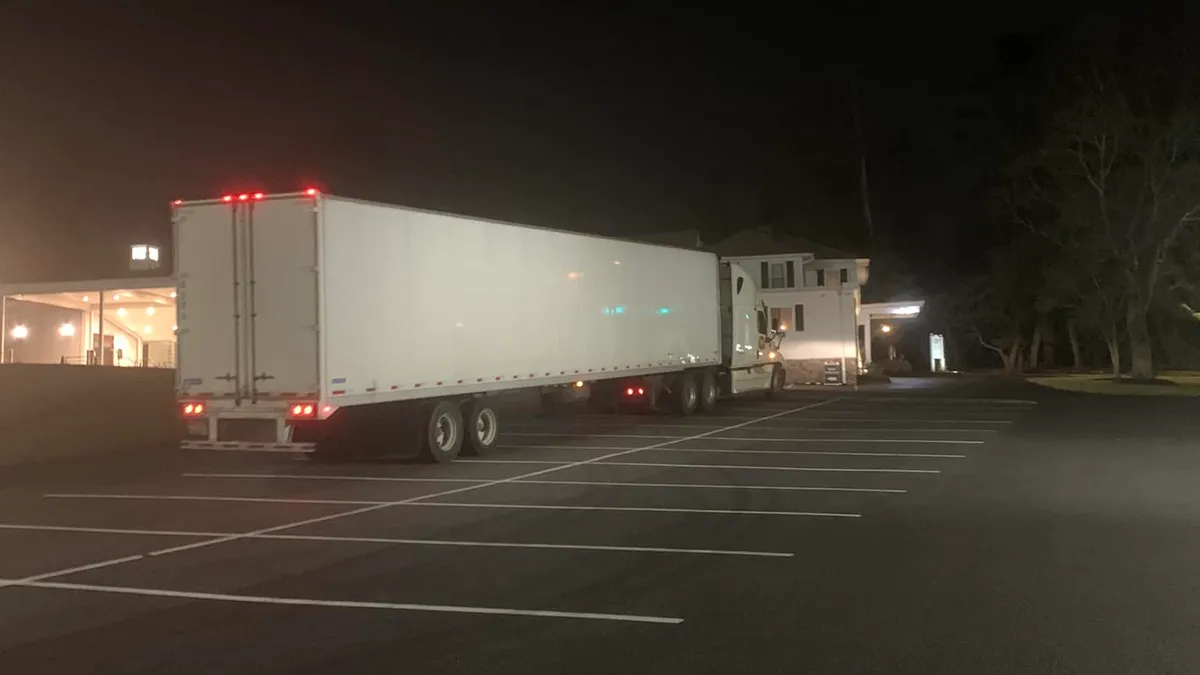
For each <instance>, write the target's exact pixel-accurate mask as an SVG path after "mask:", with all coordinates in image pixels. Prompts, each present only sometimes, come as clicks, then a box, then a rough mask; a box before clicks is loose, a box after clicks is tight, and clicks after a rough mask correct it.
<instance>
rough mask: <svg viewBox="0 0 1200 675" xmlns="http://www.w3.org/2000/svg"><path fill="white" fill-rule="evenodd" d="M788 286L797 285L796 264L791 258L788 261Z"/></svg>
mask: <svg viewBox="0 0 1200 675" xmlns="http://www.w3.org/2000/svg"><path fill="white" fill-rule="evenodd" d="M787 287H788V288H795V287H796V265H795V263H793V262H792V261H791V260H789V261H787Z"/></svg>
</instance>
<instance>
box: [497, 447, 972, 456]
mask: <svg viewBox="0 0 1200 675" xmlns="http://www.w3.org/2000/svg"><path fill="white" fill-rule="evenodd" d="M496 448H498V449H501V450H599V449H600V448H589V447H587V446H586V445H584V446H580V445H497V446H496ZM646 452H706V453H721V454H729V455H830V456H832V457H911V458H920V459H965V458H966V457H967V456H966V455H943V454H936V453H906V452H838V451H835V450H729V449H722V448H674V447H672V448H655V449H653V450H647V451H646Z"/></svg>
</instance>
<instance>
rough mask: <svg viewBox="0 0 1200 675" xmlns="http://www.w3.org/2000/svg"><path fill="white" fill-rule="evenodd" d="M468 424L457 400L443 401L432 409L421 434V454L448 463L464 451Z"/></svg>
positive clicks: (429, 458)
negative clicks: (464, 439)
mask: <svg viewBox="0 0 1200 675" xmlns="http://www.w3.org/2000/svg"><path fill="white" fill-rule="evenodd" d="M465 436H466V425H465V424H463V415H462V409H461V408H460V407H459V403H458V402H457V401H442V402H441V403H438V404H437V405H435V406H433V408H432V409H430V412H429V416H428V417H427V418H426V422H425V433H424V434H423V435H422V436H421V455H422V457H424V458H425V459H426V460H429V461H432V462H437V463H438V464H447V463H449V462H453V461H454V459H455V458H456V457H458V453H459V452H461V451H462V445H463V438H464V437H465Z"/></svg>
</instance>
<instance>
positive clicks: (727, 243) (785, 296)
mask: <svg viewBox="0 0 1200 675" xmlns="http://www.w3.org/2000/svg"><path fill="white" fill-rule="evenodd" d="M642 240H643V241H650V242H654V243H658V244H665V245H670V246H680V247H685V248H702V249H705V250H708V251H712V252H714V253H716V254H717V255H719V256H720V257H721V259H723V260H728V261H730V262H736V263H737V264H738V265H740V266H741V267H742V268H743V269H745V270H746V271H748V272H750V273H751V274H753V275H755V277H756V278H757V279H758V282H759V285H760V287H761V288H762V291H763V293H762V295H763V301H764V302H765V303H766V304H767V307H768V308H769V309H770V312H771V318H772V319H776V320H778V321H779V325H780V329H781V330H783V331H784V332H785V333H786V336H785V337H784V338H783V342H782V343H781V348H780V350H781V351H782V353H783V356H784V358H785V360H786V363H787V369H788V382H790V383H792V384H808V383H823V384H835V383H839V384H841V383H844V384H854V383H856V382H857V380H858V373H859V372H860V370H862V369H863V368H865V366H866V365H867V364H868V363H870V361H871V351H872V350H871V341H872V339H873V338H880V337H881V335H876V333H877V332H878V331H880V330H884V331H886V330H887V325H888V324H886V323H879V322H880V321H881V320H884V319H891V320H895V319H903V318H912V317H915V316H916V315H917V314H919V313H920V309H921V306H922V305H923V304H924V303H922V302H920V301H913V302H902V303H878V304H873V305H865V306H864V305H863V303H862V287H863V286H865V285H866V283H867V281H868V279H869V278H870V265H871V261H870V260H869V259H868V258H860V257H858V256H855V255H853V254H851V253H847V252H845V251H840V250H837V249H834V248H830V247H828V246H823V245H821V244H817V243H815V242H812V241H808V240H806V239H801V238H799V237H793V236H790V235H774V234H773V233H772V232H771V231H770V230H769V229H765V228H758V229H749V230H743V231H741V232H738V233H736V234H734V235H732V236H730V237H728V238H726V239H724V240H722V241H720V242H717V243H715V244H712V245H705V244H704V243H703V242H702V241H701V239H700V235H699V233H698V232H696V231H694V230H688V231H684V232H675V233H670V234H664V235H655V236H650V237H643V238H642ZM914 308H915V311H914ZM873 320H874V321H875V322H877V323H873ZM939 344H940V343H939ZM942 363H943V362H942V361H941V360H938V361H935V364H936V365H935V367H934V369H938V368H937V365H942Z"/></svg>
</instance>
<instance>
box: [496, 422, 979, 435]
mask: <svg viewBox="0 0 1200 675" xmlns="http://www.w3.org/2000/svg"><path fill="white" fill-rule="evenodd" d="M547 426H552V425H545V424H510V425H508V428H509V429H514V428H515V429H546V428H547ZM598 426H613V427H619V428H622V429H627V428H629V427H630V426H634V427H636V428H647V429H704V428H706V427H715V426H720V425H716V424H634V425H630V424H629V423H627V422H624V423H623V422H616V423H612V424H606V425H605V424H588V425H587V426H583V427H580V428H579V431H582V430H586V429H588V428H595V427H598ZM558 428H559V429H561V430H562V431H563V432H564V433H572V434H573V433H574V431H575V430H572V429H565V428H562V427H561V426H560V427H558ZM751 428H752V429H754V430H755V431H761V430H764V429H770V430H771V431H796V432H800V431H838V432H841V431H855V432H859V433H861V432H864V431H891V432H896V431H911V432H913V433H916V432H922V433H924V432H928V433H936V434H994V433H997V430H996V429H928V428H925V427H921V428H919V429H918V428H913V427H870V428H866V427H816V428H812V429H806V428H804V427H797V426H761V425H757V424H756V425H754V426H753V427H751ZM506 435H509V436H514V435H516V434H506Z"/></svg>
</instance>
